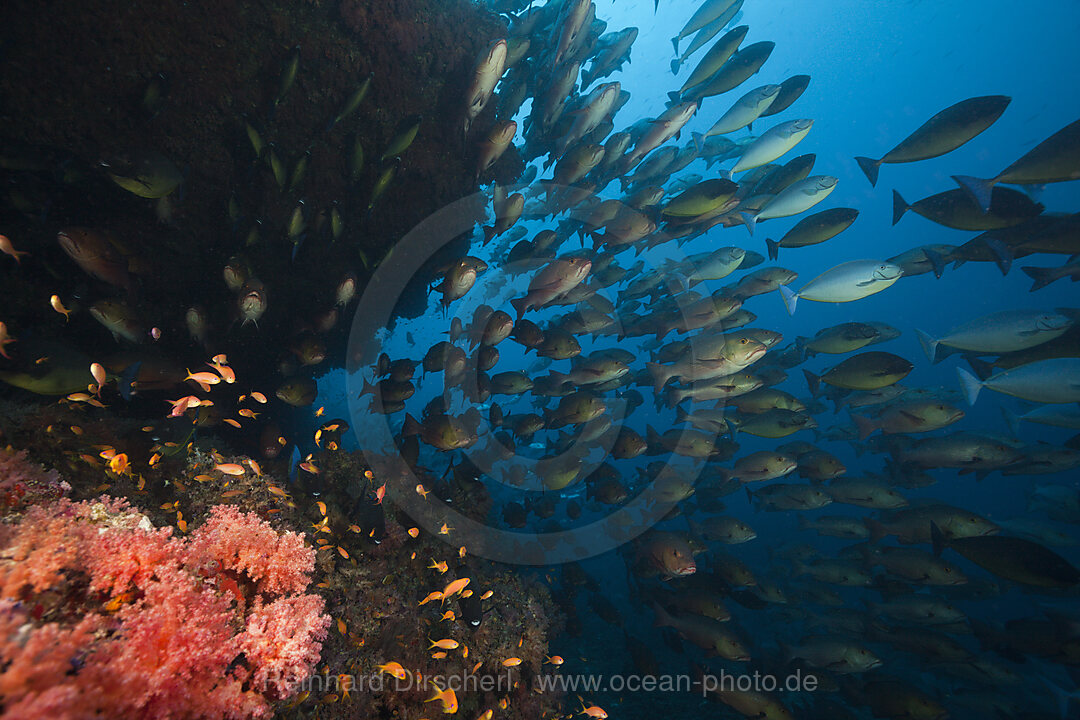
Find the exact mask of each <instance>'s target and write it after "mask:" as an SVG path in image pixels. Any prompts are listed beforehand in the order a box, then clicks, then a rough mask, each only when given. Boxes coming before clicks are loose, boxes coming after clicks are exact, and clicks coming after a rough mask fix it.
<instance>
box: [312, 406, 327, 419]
mask: <svg viewBox="0 0 1080 720" xmlns="http://www.w3.org/2000/svg"><path fill="white" fill-rule="evenodd" d="M325 413H326V408H325V407H320V408H319V409H318V410H316V411H315V417H322V416H323V415H324V414H325Z"/></svg>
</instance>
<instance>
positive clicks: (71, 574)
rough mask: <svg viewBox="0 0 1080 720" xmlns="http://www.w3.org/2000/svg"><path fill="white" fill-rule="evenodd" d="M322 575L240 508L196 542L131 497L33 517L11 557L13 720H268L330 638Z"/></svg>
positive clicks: (218, 516)
mask: <svg viewBox="0 0 1080 720" xmlns="http://www.w3.org/2000/svg"><path fill="white" fill-rule="evenodd" d="M313 565H314V551H312V550H311V549H310V548H307V547H306V546H305V545H304V543H303V539H302V538H301V537H300V536H298V535H295V534H291V533H286V534H284V535H281V536H279V535H278V534H277V532H275V531H274V530H273V529H272V528H270V527H269V526H268V525H266V524H265V523H263V522H261V521H259V520H258V519H257V518H254V517H252V516H250V515H246V514H243V513H240V512H239V511H238V510H236V509H235V508H231V507H224V506H222V507H216V508H214V510H213V511H212V512H211V513H210V516H209V518H208V519H207V520H206V522H205V523H204V524H203V525H202V526H201V527H199V528H198V529H196V530H195V531H194V533H193V534H192V536H191V537H190V538H187V539H183V538H176V537H173V536H172V529H171V528H155V527H154V526H153V524H152V523H151V522H150V520H149V518H147V517H146V516H145V515H142V514H141V513H139V512H137V511H136V510H134V509H132V508H131V506H130V505H128V504H127V503H126V502H125V501H123V500H117V499H109V498H106V497H102V498H101V499H100V500H99V501H96V502H92V501H83V502H78V503H73V502H71V501H69V500H67V499H66V498H63V499H60V500H58V501H56V502H54V503H52V504H49V505H45V506H38V507H33V508H30V509H29V510H27V512H26V513H25V514H24V515H23V517H22V518H21V520H19V522H18V523H16V524H14V525H12V526H9V527H7V528H5V537H4V542H3V549H2V550H0V658H2V660H3V667H4V669H3V670H2V671H0V695H2V696H3V698H4V714H3V715H2V717H5V718H8V717H10V718H18V717H51V718H82V717H97V716H101V715H112V716H118V717H146V718H155V717H162V718H163V717H191V718H195V717H218V718H243V717H265V716H268V715H269V714H270V711H271V703H272V702H274V701H276V700H280V699H284V698H287V697H288V696H289V695H290V694H291V693H292V692H293V690H294V688H295V686H296V684H298V683H299V682H300V681H302V680H303V679H304V678H305V677H306V676H307V675H308V674H309V673H310V672H311V669H312V668H313V666H314V664H315V663H316V661H317V660H318V658H319V653H320V649H321V640H322V639H323V638H325V636H326V628H327V626H328V624H329V622H330V619H329V617H328V616H326V615H325V614H324V613H323V599H322V598H321V597H320V596H318V595H310V594H303V591H304V590H305V589H306V587H307V585H308V573H309V572H310V571H311V569H312V567H313Z"/></svg>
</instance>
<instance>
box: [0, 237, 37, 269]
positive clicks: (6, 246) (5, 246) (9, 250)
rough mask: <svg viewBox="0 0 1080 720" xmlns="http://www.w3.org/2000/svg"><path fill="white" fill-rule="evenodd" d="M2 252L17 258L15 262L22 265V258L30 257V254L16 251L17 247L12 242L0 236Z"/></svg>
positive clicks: (0, 250) (0, 249)
mask: <svg viewBox="0 0 1080 720" xmlns="http://www.w3.org/2000/svg"><path fill="white" fill-rule="evenodd" d="M0 252H2V253H4V254H5V255H10V256H11V257H13V258H15V262H17V263H22V256H23V255H29V254H30V253H28V252H20V251H18V250H16V249H15V246H14V245H12V244H11V240H9V239H8V237H7V236H6V235H0Z"/></svg>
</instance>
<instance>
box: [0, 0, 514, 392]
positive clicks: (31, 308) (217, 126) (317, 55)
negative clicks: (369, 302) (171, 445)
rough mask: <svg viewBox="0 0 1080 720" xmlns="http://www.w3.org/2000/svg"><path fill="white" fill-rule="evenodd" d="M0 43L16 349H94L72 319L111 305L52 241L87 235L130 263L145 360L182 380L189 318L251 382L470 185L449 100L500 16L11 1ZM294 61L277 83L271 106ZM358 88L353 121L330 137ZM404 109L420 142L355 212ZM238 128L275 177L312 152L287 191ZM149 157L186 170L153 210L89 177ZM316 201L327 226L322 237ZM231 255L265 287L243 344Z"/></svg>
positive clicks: (331, 338) (88, 332) (4, 207)
mask: <svg viewBox="0 0 1080 720" xmlns="http://www.w3.org/2000/svg"><path fill="white" fill-rule="evenodd" d="M0 27H2V28H4V30H3V31H0V42H2V45H0V68H2V72H0V146H2V152H0V181H2V186H0V187H2V193H3V194H2V198H0V199H2V204H0V222H2V223H3V227H4V232H5V233H6V234H7V235H9V236H10V237H12V238H13V240H14V241H15V242H16V245H17V246H18V247H20V249H22V250H27V251H29V252H30V253H31V257H30V258H29V259H27V260H26V262H24V263H22V265H21V267H20V268H19V272H20V275H19V277H18V278H17V280H16V279H15V278H14V277H12V280H11V282H4V283H0V285H2V286H3V287H0V302H3V304H4V307H5V318H4V319H5V321H6V322H7V324H8V328H9V330H10V331H11V332H12V334H13V335H15V336H16V337H18V336H19V333H20V332H23V333H25V328H27V327H29V326H41V325H44V324H47V325H50V326H52V327H53V328H54V329H57V330H58V331H62V332H63V333H64V337H65V338H67V339H69V340H74V341H76V342H77V343H78V344H81V345H82V346H84V347H85V346H87V345H89V344H91V343H94V342H97V343H101V344H102V345H107V344H111V343H112V340H111V339H110V338H109V337H108V335H107V333H105V331H104V329H103V328H101V327H100V326H98V325H97V324H96V323H94V322H93V320H91V319H90V317H89V316H88V315H87V314H86V313H85V312H83V313H80V312H78V310H79V309H83V310H85V307H86V306H87V305H89V304H90V303H91V302H93V301H95V300H98V299H101V298H102V297H109V296H114V295H118V294H119V293H118V292H117V291H116V289H115V288H110V287H108V286H105V285H102V284H100V283H98V282H96V281H93V280H91V279H89V278H88V277H87V276H86V275H85V274H84V273H82V272H81V271H80V270H79V269H78V268H77V267H76V266H75V265H74V263H73V262H71V260H70V259H69V258H67V257H66V256H64V255H63V253H62V252H61V250H60V248H59V247H58V245H57V242H56V233H57V231H58V230H59V229H61V228H63V227H65V226H69V225H77V226H88V227H91V228H94V229H97V230H101V231H106V232H108V233H110V234H111V236H112V237H113V238H114V240H115V242H116V244H117V245H119V246H121V247H122V248H123V251H124V252H125V253H126V254H128V256H129V257H128V259H129V261H130V266H131V268H132V270H133V271H135V272H136V273H137V274H136V279H137V282H136V287H135V289H134V292H133V294H132V295H131V296H130V297H129V298H127V299H128V301H129V302H130V303H131V304H132V305H133V306H134V308H135V310H136V311H137V313H138V314H139V315H140V316H141V318H142V319H143V321H144V323H145V325H146V326H147V327H148V328H149V327H159V328H161V329H162V330H163V331H164V332H163V337H162V338H161V340H160V341H158V343H157V345H156V347H157V349H158V350H159V351H161V353H162V354H165V355H167V356H169V357H171V358H173V359H174V360H176V361H177V362H178V363H179V364H180V365H183V364H185V363H195V362H199V361H201V360H203V359H205V358H203V357H202V356H203V355H204V354H205V351H204V350H203V349H202V348H197V347H196V346H194V345H193V344H192V343H191V341H190V339H189V338H188V334H187V332H186V331H185V330H184V323H183V318H184V312H185V310H186V309H187V308H188V307H191V306H195V305H198V306H202V307H205V308H206V312H207V315H208V318H209V322H210V337H211V342H210V346H209V348H208V349H210V350H212V351H214V352H222V351H227V352H228V353H229V357H230V359H231V361H232V362H233V363H234V364H235V365H237V366H238V368H243V369H247V370H248V371H249V372H254V373H265V372H266V371H267V370H268V369H270V368H272V367H275V366H276V361H278V360H280V358H281V357H282V356H283V355H284V356H288V355H289V352H288V350H289V348H290V347H291V345H292V344H294V343H295V341H296V338H297V336H298V333H301V332H303V331H307V330H310V329H312V328H313V327H315V326H317V324H318V323H317V319H318V318H321V317H323V316H324V315H325V314H326V313H327V312H328V311H329V310H330V309H331V308H332V306H333V305H334V297H333V294H334V288H335V286H336V284H337V282H338V281H339V280H340V279H341V277H342V276H343V275H344V273H345V272H347V271H353V272H355V273H356V274H357V275H358V276H359V279H360V289H361V290H362V288H363V284H364V279H365V276H366V275H367V274H368V273H370V271H371V270H372V269H373V267H374V266H375V265H376V264H377V262H378V260H379V259H380V258H381V257H382V256H383V255H384V254H385V253H386V252H387V251H388V250H389V248H390V247H391V246H392V245H393V243H394V242H395V241H396V240H398V239H399V238H400V237H401V236H402V235H404V234H405V233H406V232H408V230H409V229H410V228H412V227H413V225H415V223H416V222H417V221H418V220H420V219H422V218H423V217H424V216H425V215H427V214H428V213H430V212H431V211H433V210H435V209H437V208H439V207H441V206H442V205H444V204H446V203H447V202H450V201H453V200H455V199H457V198H459V197H461V196H462V195H465V194H468V193H469V192H471V191H472V190H473V188H474V183H473V180H472V178H473V168H474V159H473V156H472V152H471V149H466V147H465V146H464V144H463V138H462V133H461V124H460V117H461V114H462V97H463V95H464V91H465V85H466V84H467V83H468V81H469V76H470V74H471V69H472V67H473V65H474V63H475V61H476V57H477V55H478V54H479V53H480V51H481V50H482V49H483V48H484V47H486V46H487V45H488V44H490V42H491V41H492V40H493V39H494V38H496V37H498V36H500V35H502V34H504V33H505V26H504V25H503V23H502V20H501V19H500V18H498V17H496V16H494V15H492V14H490V13H489V12H488V11H486V10H484V9H483V8H481V7H480V6H479V5H476V4H473V3H470V2H466V1H464V0H462V1H456V2H442V1H439V2H436V1H435V0H392V1H390V2H368V1H367V0H344V1H343V2H341V3H338V2H326V1H325V0H324V1H323V2H255V3H250V2H236V1H234V0H222V1H219V2H180V1H179V0H163V1H161V2H152V3H132V2H128V1H126V0H123V1H122V0H70V1H66V2H49V3H44V4H43V3H39V2H33V1H32V0H11V1H10V2H6V3H2V7H0ZM294 47H299V49H300V51H299V52H300V63H299V71H298V73H297V75H296V80H295V83H293V85H292V86H291V88H290V89H289V90H288V92H286V93H285V94H284V96H283V98H282V99H281V102H280V104H279V105H278V106H277V108H276V111H273V112H272V107H273V101H274V98H275V96H277V95H278V92H279V87H280V84H281V75H282V69H283V67H284V66H285V65H286V63H287V61H288V59H289V57H290V54H291V53H292V51H293V48H294ZM159 73H161V74H163V75H164V77H165V81H164V82H163V83H161V88H162V90H163V91H164V95H163V97H162V99H161V100H160V101H158V102H155V103H151V104H150V107H149V109H148V108H147V104H146V103H145V102H144V94H145V92H146V89H147V87H148V85H149V84H150V83H152V82H154V79H155V78H156V77H157V76H158V74H159ZM369 73H374V80H373V83H372V86H371V91H370V93H369V94H368V95H367V97H366V99H365V100H364V101H363V103H362V104H361V105H360V107H359V109H358V110H357V111H356V112H355V113H353V114H352V116H350V117H348V118H346V119H345V120H343V121H342V122H340V123H338V124H337V125H336V126H335V127H333V129H331V130H329V131H328V130H327V125H328V124H329V121H330V120H331V119H332V118H333V117H334V116H335V115H336V114H337V113H338V111H339V110H340V109H341V107H342V105H343V103H344V102H345V100H346V99H347V98H348V97H349V96H350V95H351V94H352V93H353V92H354V91H355V90H356V89H357V87H358V86H359V84H360V83H361V82H362V80H363V79H364V78H365V77H367V75H368V74H369ZM416 114H419V115H422V116H423V120H422V123H421V125H420V131H419V133H418V134H417V136H416V139H415V141H414V142H413V144H412V145H411V146H410V147H409V148H408V149H407V150H405V151H404V152H403V153H402V154H401V158H402V163H401V166H400V169H399V170H398V172H397V174H396V176H395V178H394V179H393V181H392V182H391V184H390V186H389V188H388V189H387V191H386V192H385V194H383V195H382V196H381V197H380V198H379V199H378V201H377V202H376V203H375V205H374V207H373V208H372V209H371V211H370V212H368V205H369V201H370V198H371V192H372V188H373V186H374V184H375V181H376V178H377V177H378V175H379V170H380V168H379V159H380V156H381V155H382V154H383V151H384V149H385V148H386V146H387V144H388V143H389V141H390V140H391V139H392V137H393V136H394V135H395V133H396V131H397V129H398V128H399V127H400V125H401V123H402V122H403V121H404V120H405V119H406V118H408V117H409V116H412V115H416ZM491 114H492V110H489V111H488V113H487V114H486V115H485V116H484V117H482V118H481V121H480V122H479V123H478V126H477V130H475V131H474V133H482V132H483V131H484V130H485V129H486V127H487V126H488V125H490V123H491V122H492V117H491ZM245 122H249V123H250V125H251V126H252V127H253V128H254V129H255V130H256V131H257V132H258V133H259V134H260V136H261V138H262V141H263V142H264V143H266V144H268V145H270V144H272V145H270V147H272V150H273V152H274V155H275V157H276V158H278V160H279V161H280V162H281V164H282V165H283V166H284V168H285V172H286V173H287V174H291V173H292V172H293V169H294V167H295V164H296V162H297V161H298V160H299V159H300V158H302V157H303V156H304V155H305V153H306V152H310V160H309V162H308V169H307V172H306V174H305V175H304V178H303V180H302V182H300V183H299V184H298V186H297V187H296V188H295V189H285V190H282V189H281V188H280V187H279V185H278V183H277V182H276V181H275V176H274V173H273V172H272V170H271V166H270V163H269V162H268V151H264V154H263V156H262V157H261V158H257V157H256V154H255V152H254V150H253V147H252V143H251V142H250V141H249V139H248V134H247V132H246V129H245ZM357 137H359V140H360V142H361V144H362V145H363V149H364V154H365V158H366V161H365V163H364V169H363V170H362V172H361V173H359V175H358V176H357V177H355V178H354V177H350V172H349V169H348V158H349V156H350V152H351V150H352V147H353V144H354V139H355V138H357ZM146 150H156V151H160V152H161V153H163V154H164V155H165V156H167V157H168V158H169V159H170V160H172V161H173V162H174V163H175V164H176V165H177V166H178V167H179V168H180V169H181V170H182V171H183V173H184V175H185V181H184V183H183V185H182V186H181V188H180V190H178V191H177V192H175V193H173V194H172V195H171V196H169V197H168V198H167V200H166V201H165V202H163V203H156V204H155V202H154V201H153V200H147V199H143V198H139V197H136V196H135V195H132V194H130V193H128V192H126V191H124V190H122V189H121V188H119V187H117V186H116V185H114V184H113V183H112V182H110V180H109V179H108V177H107V176H106V175H105V174H104V172H103V171H102V169H101V167H100V165H99V163H100V162H101V161H103V160H109V159H111V158H114V157H116V156H117V155H122V154H124V153H129V152H140V151H146ZM520 168H521V163H520V160H519V159H518V158H517V156H516V155H515V154H513V153H508V154H507V157H506V158H504V159H503V161H502V163H501V164H500V166H499V167H497V168H496V171H497V172H499V175H500V177H501V178H503V179H504V180H506V179H512V178H513V177H514V175H515V173H516V172H518V171H519V170H520ZM301 200H302V201H303V208H304V209H303V215H304V218H305V224H306V231H305V232H304V234H303V242H302V245H301V246H300V248H299V251H298V253H297V256H296V258H295V260H293V259H292V257H291V256H292V253H293V242H292V241H291V239H290V238H289V236H288V226H289V220H290V218H291V217H292V215H293V213H294V211H295V209H296V208H297V206H298V203H299V202H300V201H301ZM333 207H337V208H338V210H339V211H340V214H341V217H342V219H343V221H344V232H343V233H342V234H341V235H340V237H338V238H337V239H334V238H333V237H332V235H331V232H330V222H329V217H330V211H331V208H333ZM162 217H164V222H163V221H162ZM253 228H254V229H256V230H255V231H253ZM234 256H240V261H241V263H242V264H244V265H245V266H246V267H247V268H248V270H249V271H250V273H251V274H252V275H254V276H257V277H258V278H259V279H260V280H261V281H262V282H264V283H265V285H266V288H267V296H268V300H269V307H268V310H267V312H266V315H265V316H264V317H263V318H261V319H260V320H259V324H258V328H255V327H254V326H250V325H249V326H248V327H244V328H241V327H240V324H239V323H237V322H236V317H235V315H236V312H235V305H236V301H235V297H234V296H233V295H232V294H231V293H230V292H229V291H228V290H227V289H226V287H225V285H224V283H223V281H222V279H221V273H222V269H223V268H224V266H225V264H226V263H227V262H228V261H229V259H230V258H233V257H234ZM4 271H5V273H10V274H13V273H14V272H15V268H14V266H12V267H11V268H5V269H4ZM6 279H7V278H5V280H6ZM53 293H57V294H59V295H60V297H61V298H63V299H64V300H65V302H67V303H68V304H69V305H71V304H73V303H74V304H75V305H76V307H75V309H76V310H77V312H76V313H75V315H73V317H72V318H71V322H70V324H68V325H64V324H63V322H62V319H60V320H61V323H60V326H57V325H56V322H57V320H58V316H57V315H56V314H55V313H52V311H51V310H50V309H49V308H48V304H47V300H48V298H49V296H50V295H51V294H53ZM80 300H81V301H82V306H81V308H80V307H79V306H80V303H79V301H80ZM409 304H410V306H411V307H412V308H414V310H413V312H417V311H418V309H419V308H422V306H423V303H422V302H421V301H420V298H413V299H412V301H411V302H410V303H409ZM348 311H349V308H345V311H344V312H343V314H342V316H341V317H340V318H339V319H338V323H337V327H336V328H335V329H334V330H333V331H331V332H329V333H328V334H327V335H326V336H324V337H323V340H324V341H325V342H326V344H327V346H328V347H329V350H330V353H329V358H330V362H328V363H327V364H336V362H335V361H336V360H337V359H338V358H340V356H341V350H342V349H343V347H344V340H345V334H346V332H347V328H348V324H349V323H348V320H349V317H348V314H347V313H348ZM264 378H266V379H267V380H268V379H269V378H268V377H267V376H266V375H264Z"/></svg>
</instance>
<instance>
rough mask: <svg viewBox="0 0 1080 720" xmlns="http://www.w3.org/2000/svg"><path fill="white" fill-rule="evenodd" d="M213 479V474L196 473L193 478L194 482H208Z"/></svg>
mask: <svg viewBox="0 0 1080 720" xmlns="http://www.w3.org/2000/svg"><path fill="white" fill-rule="evenodd" d="M213 479H214V476H213V475H196V476H195V478H194V480H195V482H210V481H211V480H213Z"/></svg>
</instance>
